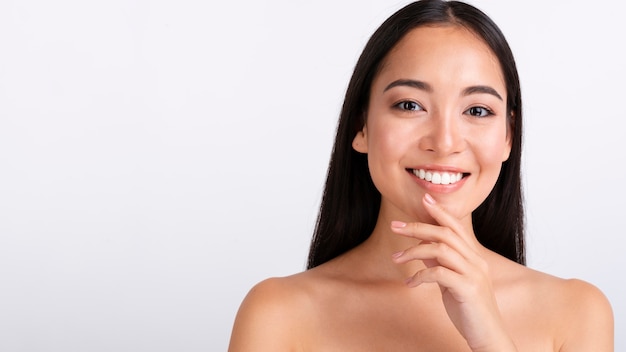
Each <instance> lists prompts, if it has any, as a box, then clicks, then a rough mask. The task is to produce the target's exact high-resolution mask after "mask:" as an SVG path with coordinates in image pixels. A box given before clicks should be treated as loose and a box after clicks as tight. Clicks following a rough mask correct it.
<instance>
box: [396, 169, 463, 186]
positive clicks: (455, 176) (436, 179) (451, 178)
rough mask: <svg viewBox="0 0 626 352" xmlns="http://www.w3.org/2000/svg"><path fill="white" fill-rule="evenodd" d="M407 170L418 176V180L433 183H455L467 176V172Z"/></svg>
mask: <svg viewBox="0 0 626 352" xmlns="http://www.w3.org/2000/svg"><path fill="white" fill-rule="evenodd" d="M407 171H409V172H411V173H412V174H413V175H415V176H417V178H419V179H420V180H424V181H427V182H430V183H432V184H434V185H451V184H455V183H457V182H459V181H461V180H462V179H463V177H465V176H469V173H462V172H447V171H434V170H425V169H407Z"/></svg>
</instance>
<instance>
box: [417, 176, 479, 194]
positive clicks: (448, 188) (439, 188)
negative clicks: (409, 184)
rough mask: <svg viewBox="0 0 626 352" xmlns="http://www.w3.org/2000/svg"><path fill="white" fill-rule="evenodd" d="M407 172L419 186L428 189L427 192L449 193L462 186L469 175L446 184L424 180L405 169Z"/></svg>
mask: <svg viewBox="0 0 626 352" xmlns="http://www.w3.org/2000/svg"><path fill="white" fill-rule="evenodd" d="M407 172H408V173H409V175H410V176H411V177H412V178H413V180H414V181H415V182H416V183H417V184H418V185H420V186H422V187H424V188H425V189H426V190H428V192H432V193H451V192H454V191H456V190H458V189H459V188H461V187H462V186H463V184H464V183H465V180H467V178H468V177H469V176H465V177H463V178H462V179H461V180H459V181H457V182H455V183H451V184H447V185H436V184H434V183H432V182H428V181H426V180H422V179H421V178H419V177H417V176H415V174H413V171H410V170H407Z"/></svg>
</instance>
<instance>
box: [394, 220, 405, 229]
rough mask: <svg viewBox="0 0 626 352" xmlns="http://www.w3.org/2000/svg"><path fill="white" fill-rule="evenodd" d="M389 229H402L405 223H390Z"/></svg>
mask: <svg viewBox="0 0 626 352" xmlns="http://www.w3.org/2000/svg"><path fill="white" fill-rule="evenodd" d="M391 227H395V228H398V229H401V228H403V227H406V223H405V222H402V221H392V222H391Z"/></svg>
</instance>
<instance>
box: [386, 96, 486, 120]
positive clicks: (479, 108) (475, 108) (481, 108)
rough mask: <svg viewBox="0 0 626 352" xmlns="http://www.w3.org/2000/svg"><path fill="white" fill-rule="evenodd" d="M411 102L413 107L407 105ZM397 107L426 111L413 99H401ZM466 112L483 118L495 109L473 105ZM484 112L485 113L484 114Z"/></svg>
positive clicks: (395, 106)
mask: <svg viewBox="0 0 626 352" xmlns="http://www.w3.org/2000/svg"><path fill="white" fill-rule="evenodd" d="M408 104H411V105H412V108H408V107H407V105H408ZM393 107H394V108H396V109H399V110H401V111H407V112H411V111H425V109H424V108H423V107H422V106H421V105H420V104H419V103H417V102H414V101H412V100H403V101H400V102H398V103H396V104H394V106H393ZM472 110H473V111H474V113H475V112H476V110H481V111H482V113H481V112H479V113H478V115H475V114H472V113H471V111H472ZM463 113H464V114H468V115H470V116H472V117H477V118H483V117H489V116H492V115H494V113H493V111H492V110H491V109H489V108H486V107H484V106H472V107H470V108H469V109H467V110H465V111H464V112H463ZM483 114H484V115H483Z"/></svg>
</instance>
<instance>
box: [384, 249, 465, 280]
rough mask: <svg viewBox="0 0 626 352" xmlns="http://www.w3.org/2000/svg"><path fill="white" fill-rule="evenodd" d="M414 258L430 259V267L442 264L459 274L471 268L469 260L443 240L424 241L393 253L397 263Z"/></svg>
mask: <svg viewBox="0 0 626 352" xmlns="http://www.w3.org/2000/svg"><path fill="white" fill-rule="evenodd" d="M412 260H422V261H429V262H431V265H427V266H428V267H432V266H434V265H440V266H444V267H446V268H448V269H450V270H452V271H455V272H457V273H459V274H465V273H466V272H467V270H468V269H469V268H470V265H469V264H468V262H467V260H465V258H464V257H463V256H462V255H461V254H459V252H458V251H456V250H454V249H453V248H451V247H450V246H448V245H447V244H445V243H442V242H422V243H420V244H419V245H417V246H414V247H411V248H408V249H406V250H404V251H402V252H399V253H396V254H394V255H393V261H394V262H395V263H397V264H404V263H407V262H410V261H412ZM433 262H434V263H433Z"/></svg>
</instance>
